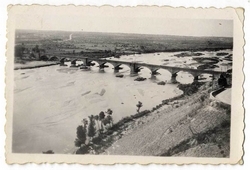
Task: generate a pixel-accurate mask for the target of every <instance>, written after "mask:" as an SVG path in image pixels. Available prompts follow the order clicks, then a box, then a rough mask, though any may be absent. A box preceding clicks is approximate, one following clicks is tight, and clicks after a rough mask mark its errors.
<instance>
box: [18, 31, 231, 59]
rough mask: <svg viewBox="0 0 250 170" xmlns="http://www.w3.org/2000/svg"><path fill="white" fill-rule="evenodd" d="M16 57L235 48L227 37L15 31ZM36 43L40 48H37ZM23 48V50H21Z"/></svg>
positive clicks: (109, 54) (113, 54)
mask: <svg viewBox="0 0 250 170" xmlns="http://www.w3.org/2000/svg"><path fill="white" fill-rule="evenodd" d="M15 44H16V53H15V56H16V57H18V58H19V57H21V58H25V57H26V58H30V55H31V53H33V58H38V57H37V54H36V53H38V51H39V54H40V55H56V56H67V57H70V56H74V55H82V56H86V57H111V56H120V55H127V54H135V53H153V52H175V51H200V50H208V51H209V50H212V51H216V50H222V49H232V47H233V39H232V38H226V37H188V36H169V35H144V34H123V33H92V32H67V31H33V30H16V41H15ZM36 45H37V49H35V47H36ZM20 50H21V52H20ZM34 56H36V57H34Z"/></svg>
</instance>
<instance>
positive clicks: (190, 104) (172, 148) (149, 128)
mask: <svg viewBox="0 0 250 170" xmlns="http://www.w3.org/2000/svg"><path fill="white" fill-rule="evenodd" d="M199 86H200V87H199ZM180 88H182V90H184V94H183V95H180V96H178V97H174V98H172V99H168V100H164V101H162V103H161V104H159V105H157V106H156V107H155V108H153V109H152V110H145V111H142V112H140V113H138V114H135V115H132V116H129V117H126V118H124V119H122V120H120V121H119V122H118V123H116V124H115V125H114V126H113V127H112V128H110V129H109V130H108V131H107V132H105V133H103V134H102V135H101V137H99V138H98V139H96V140H94V142H93V144H91V145H90V147H91V148H92V149H90V150H88V151H87V152H86V150H84V148H80V149H79V150H78V151H77V152H76V153H77V154H86V153H90V154H110V155H140V156H142V155H150V156H198V157H199V156H205V157H210V156H211V157H212V156H215V157H228V156H229V153H230V148H229V146H230V143H229V141H230V107H228V106H227V105H223V104H221V103H218V102H215V101H212V100H210V99H209V92H210V91H211V83H206V84H204V85H194V84H193V85H189V86H188V85H186V86H185V87H184V86H182V87H180ZM185 89H186V90H185ZM192 89H193V90H192ZM190 90H191V92H190ZM85 149H86V148H85ZM208 149H209V150H210V151H207V150H208Z"/></svg>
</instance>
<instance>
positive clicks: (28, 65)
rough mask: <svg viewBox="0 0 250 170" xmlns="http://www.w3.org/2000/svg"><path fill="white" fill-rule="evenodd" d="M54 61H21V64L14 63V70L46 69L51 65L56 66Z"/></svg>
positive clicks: (56, 63)
mask: <svg viewBox="0 0 250 170" xmlns="http://www.w3.org/2000/svg"><path fill="white" fill-rule="evenodd" d="M58 64H59V63H58V62H55V61H26V62H25V61H23V62H22V63H14V70H21V69H33V68H39V67H47V66H52V65H58Z"/></svg>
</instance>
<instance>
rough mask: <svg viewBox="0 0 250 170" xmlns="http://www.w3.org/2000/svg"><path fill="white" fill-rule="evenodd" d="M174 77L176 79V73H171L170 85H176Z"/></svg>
mask: <svg viewBox="0 0 250 170" xmlns="http://www.w3.org/2000/svg"><path fill="white" fill-rule="evenodd" d="M176 77H177V73H173V74H172V76H171V83H173V84H175V83H177V80H176Z"/></svg>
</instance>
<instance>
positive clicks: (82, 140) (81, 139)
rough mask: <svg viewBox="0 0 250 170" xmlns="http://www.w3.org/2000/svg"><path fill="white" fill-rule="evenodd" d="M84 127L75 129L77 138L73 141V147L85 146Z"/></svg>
mask: <svg viewBox="0 0 250 170" xmlns="http://www.w3.org/2000/svg"><path fill="white" fill-rule="evenodd" d="M86 132H87V130H86V126H82V125H80V126H78V127H77V129H76V136H77V138H76V139H75V146H76V147H81V145H85V142H86Z"/></svg>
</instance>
